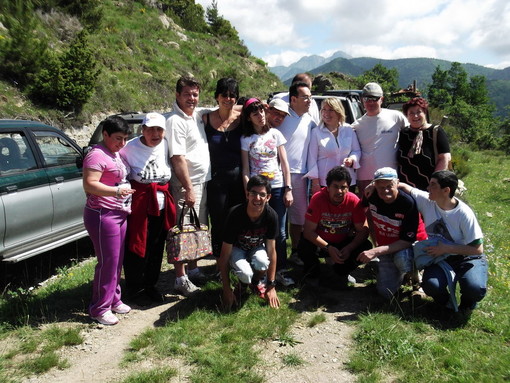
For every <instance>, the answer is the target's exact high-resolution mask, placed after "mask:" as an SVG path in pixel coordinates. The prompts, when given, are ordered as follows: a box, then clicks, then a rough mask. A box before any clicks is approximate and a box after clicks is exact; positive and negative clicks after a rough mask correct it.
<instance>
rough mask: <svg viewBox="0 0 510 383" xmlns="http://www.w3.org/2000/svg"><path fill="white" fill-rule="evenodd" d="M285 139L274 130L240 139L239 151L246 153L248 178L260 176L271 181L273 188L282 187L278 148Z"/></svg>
mask: <svg viewBox="0 0 510 383" xmlns="http://www.w3.org/2000/svg"><path fill="white" fill-rule="evenodd" d="M285 142H286V141H285V138H284V137H283V135H282V134H281V132H279V131H278V130H276V129H273V128H271V129H269V130H268V131H267V132H266V133H264V134H262V135H260V134H252V135H251V136H249V137H245V136H242V137H241V150H244V151H246V152H248V158H249V161H250V177H251V176H254V175H257V174H260V175H265V176H266V177H268V178H269V179H270V180H271V186H272V187H274V188H277V187H283V174H282V170H281V167H280V164H279V162H278V147H279V146H281V145H283V144H285Z"/></svg>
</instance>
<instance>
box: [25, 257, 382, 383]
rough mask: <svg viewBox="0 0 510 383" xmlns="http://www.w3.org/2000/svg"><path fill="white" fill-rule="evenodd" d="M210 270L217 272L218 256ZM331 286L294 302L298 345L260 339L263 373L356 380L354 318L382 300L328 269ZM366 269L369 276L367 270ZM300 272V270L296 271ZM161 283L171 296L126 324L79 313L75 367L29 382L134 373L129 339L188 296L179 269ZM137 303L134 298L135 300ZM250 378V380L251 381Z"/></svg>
mask: <svg viewBox="0 0 510 383" xmlns="http://www.w3.org/2000/svg"><path fill="white" fill-rule="evenodd" d="M205 262H208V266H206V267H205V270H206V271H208V272H209V273H211V274H212V273H213V271H214V267H213V265H212V263H213V262H212V261H205ZM323 274H325V275H324V281H325V284H326V286H323V285H321V286H319V287H317V288H313V289H312V288H302V289H301V292H300V294H299V295H298V297H297V298H296V299H295V300H294V301H293V302H292V303H291V305H292V306H293V308H295V309H296V310H297V311H298V312H299V313H300V317H299V320H298V321H297V322H296V324H295V325H294V326H293V328H292V330H291V336H292V338H293V339H294V340H295V343H296V344H295V345H293V346H290V345H282V344H280V343H279V342H276V341H267V342H264V343H263V344H260V345H259V346H258V347H260V351H261V352H260V356H261V358H262V363H261V364H260V366H258V367H257V370H258V372H259V373H261V374H263V375H264V376H266V380H265V381H266V382H270V383H306V382H314V383H322V382H324V383H326V382H328V383H330V382H354V381H355V377H354V376H353V375H352V374H351V373H350V372H349V371H348V370H347V369H346V366H345V362H346V361H347V360H348V357H349V352H350V350H351V347H352V334H353V331H354V325H353V321H354V320H355V319H356V318H357V316H358V315H359V314H360V313H361V312H363V311H365V310H366V309H367V307H368V306H369V305H371V304H376V305H377V298H376V297H375V291H374V290H375V289H374V288H373V287H371V286H368V287H367V286H365V285H364V284H362V283H357V284H356V285H355V287H354V288H351V289H349V290H337V289H335V288H331V286H329V287H328V284H332V283H333V279H332V278H331V276H328V271H327V270H326V272H325V273H323ZM363 274H365V275H363ZM366 274H367V271H366V270H365V271H364V270H358V271H356V272H355V273H353V275H354V276H355V277H356V278H357V279H358V282H359V281H362V280H363V278H365V277H366ZM296 275H297V274H296ZM158 284H159V288H160V290H161V291H162V292H165V293H166V294H167V301H166V302H165V303H163V304H159V305H154V304H153V305H149V306H142V305H140V306H138V305H135V304H132V308H133V310H132V311H131V312H130V313H129V314H125V315H119V318H120V323H119V324H117V325H115V326H103V325H100V324H92V323H91V321H90V319H89V318H88V316H87V315H86V314H85V313H74V318H77V319H78V320H79V321H82V322H83V323H85V324H88V326H86V327H85V330H84V331H82V336H83V337H84V342H83V343H82V344H80V345H78V346H74V347H69V348H66V349H65V350H64V351H62V356H63V357H64V358H65V359H67V361H68V363H69V367H68V368H66V369H63V370H57V369H53V370H51V371H49V372H48V373H46V374H44V375H40V376H37V377H30V378H27V379H25V380H24V383H50V382H51V383H59V382H62V383H64V382H65V383H68V382H72V383H80V382H87V383H91V382H119V381H121V380H122V379H123V378H124V377H126V376H128V375H129V374H131V373H133V372H134V371H131V370H130V369H128V368H126V367H120V362H121V360H122V357H123V355H124V352H125V350H127V349H128V346H129V342H130V341H131V340H132V339H133V338H135V337H136V336H137V335H139V334H140V333H141V332H142V331H144V330H145V329H147V328H150V327H154V326H159V325H161V321H162V320H164V319H165V318H166V316H167V315H171V314H169V313H170V312H171V311H172V308H173V307H175V305H177V304H178V303H179V302H180V301H181V300H182V299H185V298H184V297H182V296H179V295H175V293H174V292H173V290H172V287H173V272H172V271H170V270H167V271H164V272H162V274H161V278H160V281H159V283H158ZM130 304H131V303H130ZM320 313H322V314H324V317H325V321H323V322H322V323H319V324H317V325H315V326H313V327H309V326H308V325H307V324H308V322H309V320H310V319H311V318H312V317H313V316H314V315H316V314H320ZM284 355H293V356H297V357H299V359H301V360H302V361H303V363H301V364H300V365H298V366H292V367H288V366H286V365H285V364H284V363H283V361H282V357H283V356H284ZM153 363H154V362H152V361H150V360H147V361H145V362H144V365H142V366H139V365H137V368H150V367H152V366H153V365H152V364H153ZM168 363H170V364H171V367H174V368H176V369H177V371H178V372H179V375H178V377H176V378H174V379H173V380H172V382H188V381H189V378H188V376H189V372H190V368H191V367H190V366H187V365H185V364H184V363H183V362H182V361H180V360H171V361H167V363H166V366H168ZM247 383H249V382H247Z"/></svg>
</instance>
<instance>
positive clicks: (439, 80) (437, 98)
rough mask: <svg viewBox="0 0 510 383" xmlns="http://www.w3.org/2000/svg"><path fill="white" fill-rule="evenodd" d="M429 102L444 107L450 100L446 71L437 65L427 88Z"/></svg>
mask: <svg viewBox="0 0 510 383" xmlns="http://www.w3.org/2000/svg"><path fill="white" fill-rule="evenodd" d="M428 101H429V104H430V105H431V106H433V107H436V108H441V109H443V108H445V107H446V106H447V105H450V104H451V102H452V97H451V95H450V92H449V84H448V71H446V70H441V68H440V67H439V65H438V66H437V67H436V70H435V71H434V73H433V74H432V84H430V86H429V88H428Z"/></svg>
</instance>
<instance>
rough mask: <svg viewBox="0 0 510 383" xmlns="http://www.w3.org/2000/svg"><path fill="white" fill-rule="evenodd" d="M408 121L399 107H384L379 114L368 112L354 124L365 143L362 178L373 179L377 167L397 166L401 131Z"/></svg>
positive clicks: (358, 175) (360, 172) (360, 169)
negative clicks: (369, 114) (372, 114)
mask: <svg viewBox="0 0 510 383" xmlns="http://www.w3.org/2000/svg"><path fill="white" fill-rule="evenodd" d="M406 125H407V119H406V118H405V116H404V115H403V114H402V113H401V112H399V111H396V110H390V109H382V110H381V112H380V113H379V114H378V115H376V116H367V115H366V114H365V115H364V116H363V117H361V118H360V119H358V120H357V121H355V122H354V123H353V124H352V127H353V128H354V131H355V132H356V135H357V136H358V141H359V145H360V147H361V162H360V168H359V169H358V171H357V177H358V180H371V179H373V178H374V173H375V171H376V170H377V169H380V168H383V167H390V168H393V169H395V170H396V169H397V166H398V164H397V150H398V135H399V133H400V130H401V129H403V128H404V127H405V126H406Z"/></svg>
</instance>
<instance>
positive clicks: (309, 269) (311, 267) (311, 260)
mask: <svg viewBox="0 0 510 383" xmlns="http://www.w3.org/2000/svg"><path fill="white" fill-rule="evenodd" d="M351 241H352V238H347V239H345V240H344V241H342V242H340V243H330V244H329V245H330V246H333V247H336V248H337V249H342V248H344V247H345V246H347V245H348V244H349V243H350V242H351ZM371 248H372V243H370V241H369V240H368V239H366V240H365V241H364V242H363V243H362V244H361V245H360V246H358V247H357V248H355V249H354V250H353V251H352V252H351V255H350V256H349V258H348V259H347V260H346V261H345V262H344V263H343V264H338V263H335V264H333V270H334V271H335V272H336V273H337V274H338V275H341V276H347V275H348V274H349V273H350V272H351V271H353V270H355V269H356V268H357V267H358V266H359V265H361V264H362V263H361V262H359V261H357V260H356V258H357V257H358V255H359V254H360V253H361V252H362V251H365V250H369V249H371ZM317 250H318V248H317V246H316V245H315V244H313V243H312V242H310V241H309V240H307V239H306V238H304V237H303V236H301V239H300V241H299V246H298V255H299V258H301V260H302V261H303V263H304V267H303V274H304V276H306V277H311V278H317V277H318V276H319V273H320V261H319V258H326V257H329V255H328V254H327V252H326V251H325V250H323V249H320V250H319V251H317Z"/></svg>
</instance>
